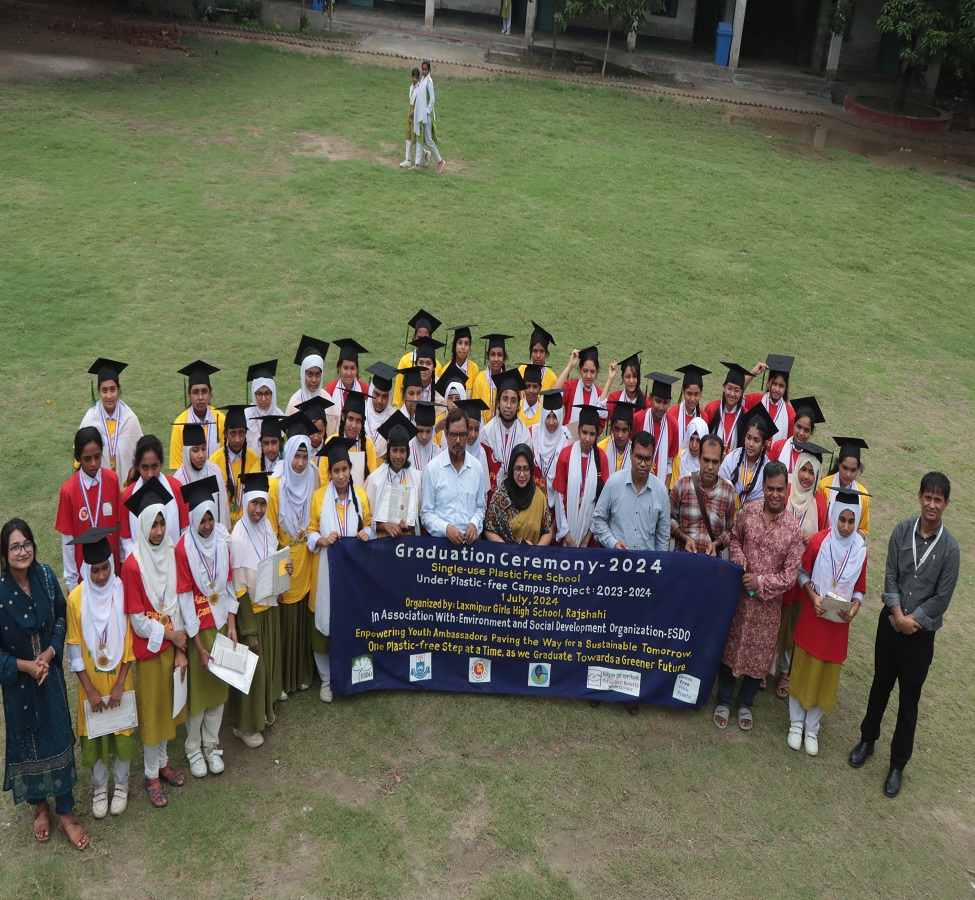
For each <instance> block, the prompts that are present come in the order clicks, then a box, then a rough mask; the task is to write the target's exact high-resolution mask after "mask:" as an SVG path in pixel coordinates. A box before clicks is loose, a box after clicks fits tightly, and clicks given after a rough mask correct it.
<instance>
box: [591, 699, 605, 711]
mask: <svg viewBox="0 0 975 900" xmlns="http://www.w3.org/2000/svg"><path fill="white" fill-rule="evenodd" d="M602 702H603V701H602V700H590V701H589V705H590V706H591V707H592V708H593V709H596V708H597V707H598V706H599V704H600V703H602Z"/></svg>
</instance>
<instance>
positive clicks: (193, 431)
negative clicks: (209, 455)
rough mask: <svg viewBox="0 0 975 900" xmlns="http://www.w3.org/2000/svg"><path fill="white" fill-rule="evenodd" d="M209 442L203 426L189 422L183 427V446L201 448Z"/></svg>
mask: <svg viewBox="0 0 975 900" xmlns="http://www.w3.org/2000/svg"><path fill="white" fill-rule="evenodd" d="M206 442H207V433H206V431H205V430H204V428H203V426H202V425H198V424H197V423H196V422H187V423H186V424H185V425H184V426H183V446H184V447H199V446H201V445H203V444H205V443H206Z"/></svg>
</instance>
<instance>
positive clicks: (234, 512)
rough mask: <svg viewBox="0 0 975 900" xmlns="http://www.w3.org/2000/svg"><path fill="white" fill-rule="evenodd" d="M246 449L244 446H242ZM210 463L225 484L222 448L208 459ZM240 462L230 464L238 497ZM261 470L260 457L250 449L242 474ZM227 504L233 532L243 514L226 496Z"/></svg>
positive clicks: (225, 476)
mask: <svg viewBox="0 0 975 900" xmlns="http://www.w3.org/2000/svg"><path fill="white" fill-rule="evenodd" d="M244 446H245V447H247V445H246V444H244ZM210 462H212V463H213V464H214V465H215V466H216V467H217V468H218V469H219V470H220V478H221V479H222V480H223V482H224V484H226V482H227V457H226V456H225V454H224V452H223V447H221V448H220V449H219V450H218V451H217V452H216V453H214V454H213V455H212V456H211V457H210ZM241 462H242V460H240V459H238V460H235V461H234V462H232V463H231V464H230V473H231V474H232V475H233V477H234V484H236V485H237V491H238V497H239V496H240V492H241V490H242V488H241V487H240V464H241ZM260 469H261V457H260V455H259V454H257V453H255V452H254V451H253V450H251V449H250V448H248V449H247V467H246V468H245V469H244V474H245V475H246V474H247V473H248V472H259V471H260ZM227 502H228V503H229V505H230V522H231V524H230V529H229V530H230V531H233V526H234V525H236V524H237V523H238V522H239V521H240V517H241V516H242V515H243V514H244V511H243V509H242V508H241V507H240V505H239V504H238V503H237V501H236V500H232V499H231V498H230V496H229V493H228V496H227Z"/></svg>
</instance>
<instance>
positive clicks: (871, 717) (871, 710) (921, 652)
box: [860, 606, 935, 769]
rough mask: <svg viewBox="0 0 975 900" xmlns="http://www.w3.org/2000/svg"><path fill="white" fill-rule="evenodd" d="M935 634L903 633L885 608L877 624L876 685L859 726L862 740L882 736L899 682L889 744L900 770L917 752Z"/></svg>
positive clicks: (921, 632)
mask: <svg viewBox="0 0 975 900" xmlns="http://www.w3.org/2000/svg"><path fill="white" fill-rule="evenodd" d="M934 635H935V632H933V631H924V630H921V631H916V632H914V634H901V633H900V632H899V631H895V630H894V628H893V626H892V625H891V624H890V609H889V608H888V607H886V606H885V607H884V609H883V611H882V612H881V613H880V619H879V621H878V622H877V639H876V642H875V643H874V654H873V684H872V685H871V686H870V699H869V700H868V701H867V714H866V716H865V717H864V719H863V722H861V723H860V737H861V739H862V740H864V741H869V742H870V743H873V742H874V741H876V740H877V739H878V738H879V737H880V723H881V722H882V721H883V718H884V712H885V711H886V709H887V702H888V701H889V700H890V693H891V691H892V690H893V689H894V682H897V685H898V688H899V696H898V703H897V725H896V727H895V728H894V738H893V740H892V741H891V743H890V764H891V765H892V766H893V767H894V768H897V769H903V768H904V766H906V765H907V763H908V761H909V760H910V758H911V755H912V753H913V752H914V731H915V729H916V728H917V708H918V703H919V702H920V700H921V688H922V687H923V685H924V679H925V678H927V677H928V668H929V667H930V665H931V660H932V659H933V658H934Z"/></svg>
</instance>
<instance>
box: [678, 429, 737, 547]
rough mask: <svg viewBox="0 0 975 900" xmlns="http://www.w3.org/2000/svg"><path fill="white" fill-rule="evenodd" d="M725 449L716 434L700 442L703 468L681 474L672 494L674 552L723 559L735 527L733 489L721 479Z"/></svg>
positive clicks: (707, 436) (709, 435)
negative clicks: (678, 551)
mask: <svg viewBox="0 0 975 900" xmlns="http://www.w3.org/2000/svg"><path fill="white" fill-rule="evenodd" d="M723 455H724V447H723V446H722V445H721V438H719V437H718V436H717V435H716V434H706V435H705V436H704V437H703V438H702V439H701V456H700V459H701V469H700V471H699V472H695V473H693V474H691V475H682V476H681V477H680V478H679V479H678V480H677V483H676V484H675V485H674V486H673V488H671V491H670V527H671V534H672V535H673V538H674V542H675V545H676V546H675V547H674V549H675V550H686V551H688V552H689V553H706V554H707V555H708V556H720V555H721V552H722V551H723V550H724V549H725V548H726V547H727V546H728V545H729V544H730V543H731V529H732V526H734V524H735V492H734V488H732V486H731V485H730V484H729V483H728V482H727V481H725V480H724V479H723V478H719V477H718V469H719V468H720V467H721V458H722V456H723Z"/></svg>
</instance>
